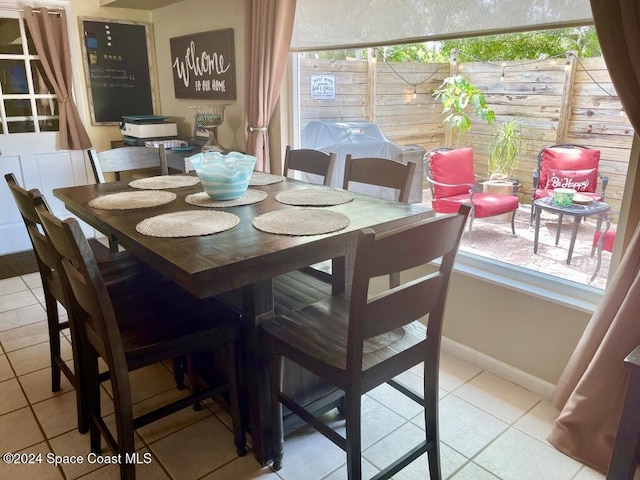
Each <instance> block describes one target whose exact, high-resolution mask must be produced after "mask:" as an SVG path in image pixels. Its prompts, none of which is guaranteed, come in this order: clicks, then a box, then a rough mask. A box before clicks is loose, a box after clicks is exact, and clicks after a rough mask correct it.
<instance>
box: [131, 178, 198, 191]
mask: <svg viewBox="0 0 640 480" xmlns="http://www.w3.org/2000/svg"><path fill="white" fill-rule="evenodd" d="M198 183H200V179H199V178H198V177H192V176H191V175H159V176H157V177H146V178H140V179H138V180H134V181H132V182H129V186H130V187H131V188H139V189H142V190H163V189H165V188H181V187H191V186H192V185H196V184H198Z"/></svg>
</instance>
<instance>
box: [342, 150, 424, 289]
mask: <svg viewBox="0 0 640 480" xmlns="http://www.w3.org/2000/svg"><path fill="white" fill-rule="evenodd" d="M415 170H416V164H415V163H413V162H408V163H407V164H406V165H405V164H404V163H401V162H397V161H395V160H389V159H386V158H376V157H369V158H352V157H351V155H350V154H347V157H346V160H345V165H344V180H343V185H342V188H344V189H345V190H349V185H350V183H351V182H356V183H366V184H368V185H377V186H378V187H387V188H393V189H396V190H398V201H399V202H403V203H409V194H410V193H411V182H412V179H413V175H414V173H415ZM399 284H400V274H398V273H391V274H390V275H389V285H390V286H392V287H394V286H397V285H399Z"/></svg>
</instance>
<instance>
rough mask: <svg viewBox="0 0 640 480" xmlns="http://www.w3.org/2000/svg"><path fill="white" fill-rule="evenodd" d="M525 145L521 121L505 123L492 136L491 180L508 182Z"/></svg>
mask: <svg viewBox="0 0 640 480" xmlns="http://www.w3.org/2000/svg"><path fill="white" fill-rule="evenodd" d="M524 143H525V137H524V135H523V127H522V123H521V122H520V121H519V120H511V121H509V122H503V123H502V125H500V126H499V127H498V128H497V129H496V131H495V132H494V133H493V135H492V136H491V141H490V143H489V160H488V167H489V169H488V172H487V173H488V175H489V180H493V181H496V180H498V181H499V180H508V179H511V178H513V174H514V172H515V171H516V168H518V163H519V162H520V153H521V152H522V149H523V146H524Z"/></svg>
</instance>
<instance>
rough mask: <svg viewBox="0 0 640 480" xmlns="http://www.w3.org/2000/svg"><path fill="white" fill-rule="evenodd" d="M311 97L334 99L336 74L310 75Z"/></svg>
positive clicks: (314, 98) (315, 98)
mask: <svg viewBox="0 0 640 480" xmlns="http://www.w3.org/2000/svg"><path fill="white" fill-rule="evenodd" d="M311 98H312V99H313V100H335V98H336V76H335V75H311Z"/></svg>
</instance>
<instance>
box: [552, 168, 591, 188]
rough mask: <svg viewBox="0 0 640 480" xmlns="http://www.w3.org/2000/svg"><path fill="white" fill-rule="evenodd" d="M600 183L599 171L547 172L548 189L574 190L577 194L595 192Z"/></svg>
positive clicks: (553, 170)
mask: <svg viewBox="0 0 640 480" xmlns="http://www.w3.org/2000/svg"><path fill="white" fill-rule="evenodd" d="M597 182H598V169H597V168H587V169H584V170H556V169H551V168H550V169H549V170H547V185H546V188H548V189H555V188H573V189H574V190H576V191H577V192H591V193H593V192H595V191H596V184H597Z"/></svg>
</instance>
